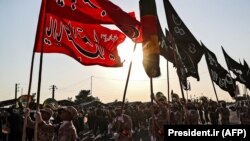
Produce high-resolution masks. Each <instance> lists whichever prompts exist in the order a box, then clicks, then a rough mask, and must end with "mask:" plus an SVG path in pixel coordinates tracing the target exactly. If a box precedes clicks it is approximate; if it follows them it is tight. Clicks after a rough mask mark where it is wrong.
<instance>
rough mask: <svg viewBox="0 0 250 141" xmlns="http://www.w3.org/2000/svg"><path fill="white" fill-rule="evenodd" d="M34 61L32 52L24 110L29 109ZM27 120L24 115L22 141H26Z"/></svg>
mask: <svg viewBox="0 0 250 141" xmlns="http://www.w3.org/2000/svg"><path fill="white" fill-rule="evenodd" d="M34 59H35V52H34V51H33V53H32V59H31V66H30V79H29V88H28V101H27V104H26V108H29V104H30V101H29V97H30V91H31V84H32V76H33V68H34ZM27 119H28V116H26V115H25V117H24V124H23V135H22V141H25V139H26V126H27Z"/></svg>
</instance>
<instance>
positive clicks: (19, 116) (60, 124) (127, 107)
mask: <svg viewBox="0 0 250 141" xmlns="http://www.w3.org/2000/svg"><path fill="white" fill-rule="evenodd" d="M151 98H152V100H153V102H147V103H133V104H129V103H126V104H124V105H123V104H121V105H95V106H91V107H82V106H79V105H76V106H62V107H60V108H58V109H54V108H52V107H50V106H48V105H47V106H45V107H41V109H40V112H33V110H31V109H30V108H20V107H19V109H17V108H14V107H11V108H8V109H6V110H4V111H3V110H2V111H1V126H0V128H1V131H2V132H1V134H0V141H21V140H22V132H23V125H24V123H27V125H26V141H33V140H34V139H33V138H34V133H35V132H36V133H37V138H38V141H78V140H79V141H92V140H93V141H94V140H95V141H102V140H103V141H109V140H110V141H111V140H113V141H163V140H164V125H165V126H167V125H207V124H212V125H229V124H235V122H232V121H230V114H231V111H235V113H237V117H238V118H239V119H240V120H239V124H250V103H249V102H248V101H242V102H237V103H235V106H234V107H231V109H230V108H229V107H228V105H227V104H226V102H225V101H219V102H216V101H212V100H208V99H207V98H206V97H200V99H197V100H183V99H181V98H179V97H178V95H176V94H172V101H171V102H169V101H168V100H167V99H166V97H165V96H164V95H163V94H162V93H161V92H158V93H156V94H155V95H152V96H151ZM36 124H37V130H35V127H36Z"/></svg>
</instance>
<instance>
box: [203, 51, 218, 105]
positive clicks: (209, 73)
mask: <svg viewBox="0 0 250 141" xmlns="http://www.w3.org/2000/svg"><path fill="white" fill-rule="evenodd" d="M205 55H206V54H205ZM206 62H207V61H206ZM207 69H208V72H209V75H210V79H211V82H212V85H213V88H214V94H215V97H216V100H217V103H219V99H218V95H217V92H216V89H215V86H214V82H213V80H212V76H211V72H210V71H209V66H208V64H207Z"/></svg>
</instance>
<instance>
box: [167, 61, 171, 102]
mask: <svg viewBox="0 0 250 141" xmlns="http://www.w3.org/2000/svg"><path fill="white" fill-rule="evenodd" d="M167 83H168V102H170V94H169V89H170V86H169V67H168V61H167Z"/></svg>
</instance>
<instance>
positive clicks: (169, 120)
mask: <svg viewBox="0 0 250 141" xmlns="http://www.w3.org/2000/svg"><path fill="white" fill-rule="evenodd" d="M167 82H168V107H167V108H168V111H167V112H168V115H167V116H168V124H170V122H171V119H170V109H169V106H170V93H169V89H170V86H169V67H168V61H167Z"/></svg>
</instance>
